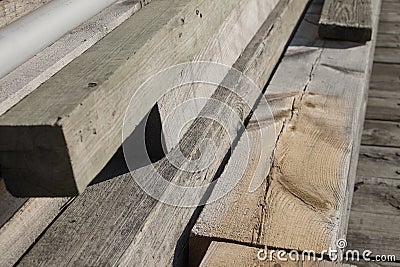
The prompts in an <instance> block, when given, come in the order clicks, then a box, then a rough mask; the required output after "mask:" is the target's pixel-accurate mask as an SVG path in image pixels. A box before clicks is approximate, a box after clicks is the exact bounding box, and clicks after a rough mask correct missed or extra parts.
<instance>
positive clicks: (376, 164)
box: [357, 145, 400, 179]
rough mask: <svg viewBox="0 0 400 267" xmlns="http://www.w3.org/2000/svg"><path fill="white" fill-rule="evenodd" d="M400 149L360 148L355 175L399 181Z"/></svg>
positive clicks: (364, 146)
mask: <svg viewBox="0 0 400 267" xmlns="http://www.w3.org/2000/svg"><path fill="white" fill-rule="evenodd" d="M399 166H400V149H399V148H393V147H379V146H366V145H363V146H361V149H360V158H359V162H358V168H357V175H358V176H363V177H385V178H393V179H400V174H399V173H400V167H399Z"/></svg>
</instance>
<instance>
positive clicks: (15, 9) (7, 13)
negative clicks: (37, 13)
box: [0, 0, 51, 28]
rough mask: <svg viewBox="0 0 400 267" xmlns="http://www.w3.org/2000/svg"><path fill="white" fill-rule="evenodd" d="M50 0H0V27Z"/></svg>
mask: <svg viewBox="0 0 400 267" xmlns="http://www.w3.org/2000/svg"><path fill="white" fill-rule="evenodd" d="M50 1H51V0H2V1H0V28H1V27H4V26H5V25H7V24H10V23H11V22H13V21H15V20H17V19H19V18H20V17H22V16H24V15H26V14H28V13H30V12H32V11H33V10H35V9H37V8H39V7H40V6H42V5H44V4H46V3H48V2H50Z"/></svg>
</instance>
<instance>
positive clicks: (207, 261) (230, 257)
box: [200, 242, 352, 267]
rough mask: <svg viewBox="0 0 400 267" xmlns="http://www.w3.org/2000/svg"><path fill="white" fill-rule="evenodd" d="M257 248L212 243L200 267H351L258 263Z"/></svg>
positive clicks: (323, 263) (307, 263)
mask: <svg viewBox="0 0 400 267" xmlns="http://www.w3.org/2000/svg"><path fill="white" fill-rule="evenodd" d="M258 252H259V248H254V247H248V246H244V245H238V244H231V243H224V242H212V244H211V245H210V248H209V249H208V251H207V254H206V255H205V257H204V259H203V261H202V262H201V264H200V267H217V266H218V267H230V266H243V267H245V266H248V267H250V266H260V267H261V266H263V267H278V266H282V267H335V266H337V267H351V266H352V265H350V264H337V263H333V262H328V261H316V262H314V261H309V260H307V259H306V260H305V261H299V262H294V261H290V260H288V261H279V260H277V259H275V260H273V261H260V260H259V259H258V257H257V254H258ZM300 255H301V253H300Z"/></svg>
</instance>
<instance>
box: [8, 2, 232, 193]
mask: <svg viewBox="0 0 400 267" xmlns="http://www.w3.org/2000/svg"><path fill="white" fill-rule="evenodd" d="M209 1H210V0H202V1H201V2H198V1H195V0H191V1H181V0H175V1H174V2H170V1H167V0H157V1H156V2H155V3H152V4H150V5H148V6H147V7H146V8H143V9H142V12H138V13H137V15H136V16H132V17H131V18H130V19H128V20H127V21H125V22H124V23H123V24H121V25H120V26H119V27H118V28H117V29H115V30H114V31H112V32H111V33H110V34H108V35H107V36H106V37H104V38H103V39H102V40H101V41H100V42H98V43H97V44H95V45H93V46H92V47H91V48H90V49H88V50H87V51H86V52H85V53H83V54H82V55H81V56H80V57H78V58H77V59H75V60H74V61H72V62H71V63H70V64H68V65H67V66H66V67H65V68H63V69H62V70H61V71H60V72H58V73H57V74H55V75H54V76H53V77H52V78H51V79H49V80H47V81H46V82H45V83H43V84H42V85H41V86H40V87H39V88H37V89H36V90H35V91H34V92H32V93H31V94H30V95H28V96H27V97H26V98H24V99H23V100H22V101H21V102H19V103H18V104H17V105H15V106H14V107H13V108H12V109H10V110H9V111H8V112H6V113H5V114H3V115H2V116H1V117H0V125H1V128H2V130H1V131H0V135H1V137H0V140H3V141H4V140H7V142H1V144H0V151H1V153H0V155H1V157H0V160H1V165H2V168H3V171H2V174H3V176H4V179H5V181H6V184H7V186H8V188H9V189H10V190H11V191H12V192H13V193H14V194H15V195H19V196H69V195H76V194H78V193H80V192H82V191H83V190H84V189H85V187H86V186H87V185H88V184H89V182H90V181H91V180H92V179H93V178H94V177H95V176H96V175H97V174H98V173H99V172H100V170H101V169H102V168H103V167H104V166H105V164H106V163H107V161H108V160H109V159H110V158H111V156H112V155H113V154H114V153H115V151H116V150H117V148H118V147H119V146H120V145H121V133H122V123H123V117H124V113H125V111H126V108H127V105H128V103H129V101H130V97H131V96H133V94H134V93H135V92H136V91H137V88H138V87H139V86H140V85H141V84H142V83H143V82H144V81H145V80H146V79H147V78H148V77H149V76H151V75H152V74H155V73H157V72H158V71H160V70H162V69H164V68H166V67H170V66H171V65H175V64H178V63H183V62H187V61H190V60H193V59H194V58H195V56H196V55H197V54H198V53H199V52H200V50H201V49H202V48H203V47H204V45H206V43H207V40H208V39H209V38H210V37H211V36H212V35H213V34H214V33H215V32H216V31H217V29H218V27H219V26H220V25H221V23H222V22H223V21H224V20H225V19H226V18H227V16H228V15H229V14H230V13H231V12H232V10H233V9H234V7H236V6H237V4H238V2H239V0H223V1H218V6H216V5H215V4H212V3H211V2H209ZM213 3H214V2H213ZM196 10H201V12H202V14H203V15H202V17H200V16H199V15H197V13H198V12H196ZM182 18H185V19H184V21H185V22H184V23H183V22H182V20H181V19H182ZM127 33H129V34H127ZM169 78H170V79H172V80H173V79H175V77H169ZM177 78H178V79H179V77H177ZM67 81H68V82H67ZM91 83H95V84H96V86H90V84H91ZM111 89H112V90H111ZM160 90H163V88H160ZM164 90H165V89H164ZM160 93H162V92H158V91H151V92H144V94H146V95H144V96H142V97H143V98H148V99H151V98H152V97H154V96H157V95H159V94H160ZM151 108H152V106H151V105H146V103H145V101H144V102H143V106H142V107H140V108H139V110H138V112H137V113H135V117H134V118H132V119H135V120H137V123H138V122H139V121H140V120H141V119H142V118H143V116H144V115H145V114H146V113H147V112H148V111H149V110H150V109H151ZM18 125H20V126H22V127H15V126H18ZM37 134H39V135H42V136H45V135H46V136H47V137H46V138H47V139H51V140H52V142H53V143H52V145H51V146H47V145H45V146H46V149H45V153H46V157H44V156H43V153H44V150H43V149H42V146H43V144H41V143H42V142H43V140H42V141H40V140H37V139H36V136H37ZM21 138H23V139H24V140H25V142H26V143H22V144H18V145H16V142H19V141H18V140H20V139H21ZM26 149H27V150H28V151H29V153H27V152H25V150H26ZM7 151H9V152H10V153H8V152H7ZM37 153H38V154H37ZM28 163H29V164H28ZM48 170H52V172H49V171H48Z"/></svg>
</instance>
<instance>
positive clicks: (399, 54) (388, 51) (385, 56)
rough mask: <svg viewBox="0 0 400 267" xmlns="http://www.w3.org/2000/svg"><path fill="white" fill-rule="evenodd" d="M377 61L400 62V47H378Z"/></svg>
mask: <svg viewBox="0 0 400 267" xmlns="http://www.w3.org/2000/svg"><path fill="white" fill-rule="evenodd" d="M375 61H376V62H379V63H389V64H400V49H399V48H390V47H389V48H388V47H377V48H376V52H375Z"/></svg>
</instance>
